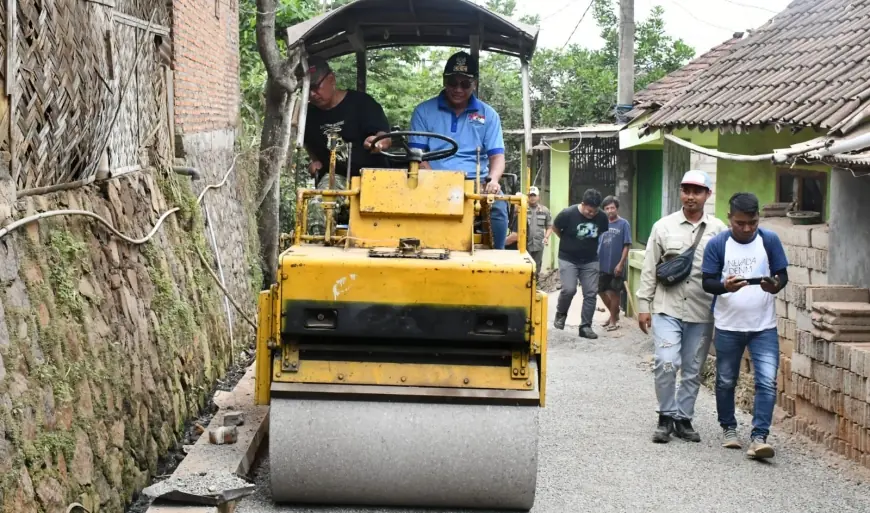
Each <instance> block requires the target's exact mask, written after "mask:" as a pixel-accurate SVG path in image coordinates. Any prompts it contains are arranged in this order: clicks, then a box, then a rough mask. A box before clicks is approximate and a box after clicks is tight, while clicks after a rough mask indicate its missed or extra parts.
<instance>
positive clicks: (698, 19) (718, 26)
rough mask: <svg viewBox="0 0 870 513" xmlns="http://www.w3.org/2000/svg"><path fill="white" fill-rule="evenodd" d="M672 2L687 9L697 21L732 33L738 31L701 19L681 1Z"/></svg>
mask: <svg viewBox="0 0 870 513" xmlns="http://www.w3.org/2000/svg"><path fill="white" fill-rule="evenodd" d="M671 2H672V3H673V4H674V5H676V6H677V7H679V8H680V9H682V10H684V11H686V14H688V15H689V16H691V17H692V18H694V19H695V20H697V21H699V22H701V23H703V24H704V25H708V26H710V27H713V28H717V29H719V30H725V31H727V32H731V33H732V34H733V33H734V32H737V31H736V30H732V29H730V28H727V27H723V26H722V25H716V24H715V23H710V22H709V21H707V20H704V19H701V18H699V17H697V16H696V15H695V13H693V12H692V11H690V10H689V9H687V8H686V6H684V5H683V4H681V3H680V2H677V1H676V0H671Z"/></svg>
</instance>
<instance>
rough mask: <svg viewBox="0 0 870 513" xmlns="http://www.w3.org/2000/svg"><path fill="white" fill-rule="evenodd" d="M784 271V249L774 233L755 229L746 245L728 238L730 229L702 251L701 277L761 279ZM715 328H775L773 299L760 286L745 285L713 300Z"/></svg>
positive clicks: (759, 329)
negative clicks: (752, 236) (752, 237)
mask: <svg viewBox="0 0 870 513" xmlns="http://www.w3.org/2000/svg"><path fill="white" fill-rule="evenodd" d="M787 268H788V259H787V258H786V256H785V250H784V249H783V247H782V243H781V242H780V240H779V237H778V236H777V235H776V233H774V232H771V231H767V230H764V229H762V228H759V229H758V232H757V234H756V236H755V238H754V239H753V240H752V241H750V242H746V243H741V242H737V241H736V240H734V238H733V237H731V230H728V231H725V232H722V233H720V234H719V235H717V236H716V237H714V238H713V239H712V240H710V242H709V243H708V244H707V247H706V248H705V250H704V265H703V266H702V272H703V273H704V274H716V275H718V276H719V277H720V279H721V280H722V281H723V282H724V281H725V278H726V277H727V276H731V275H733V276H742V277H743V278H761V277H764V276H773V274H774V273H776V272H778V271H781V270H783V269H787ZM713 319H714V322H715V325H716V328H718V329H720V330H725V331H740V332H757V331H764V330H768V329H772V328H776V304H775V296H774V295H773V294H770V293H768V292H765V291H764V290H763V289H762V288H761V286H760V285H747V286H745V287H743V288H742V289H740V290H738V291H737V292H729V293H726V294H722V295H720V296H717V297H715V298H714V299H713Z"/></svg>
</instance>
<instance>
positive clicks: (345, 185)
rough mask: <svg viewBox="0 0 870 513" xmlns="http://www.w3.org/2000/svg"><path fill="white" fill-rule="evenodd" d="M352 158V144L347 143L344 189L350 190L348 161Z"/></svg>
mask: <svg viewBox="0 0 870 513" xmlns="http://www.w3.org/2000/svg"><path fill="white" fill-rule="evenodd" d="M352 158H353V143H351V142H348V143H347V183H345V184H344V188H345V189H347V190H349V189H350V169H351V168H350V161H351V159H352Z"/></svg>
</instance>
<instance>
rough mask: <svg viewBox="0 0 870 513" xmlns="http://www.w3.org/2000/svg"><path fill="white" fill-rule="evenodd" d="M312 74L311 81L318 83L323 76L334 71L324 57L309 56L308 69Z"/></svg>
mask: <svg viewBox="0 0 870 513" xmlns="http://www.w3.org/2000/svg"><path fill="white" fill-rule="evenodd" d="M306 71H307V73H308V74H310V75H311V83H312V84H316V83H317V82H318V81H319V80H320V79H321V78H323V77H325V76H326V75H328V74H329V73H331V72H332V68H330V67H329V63H328V62H327V61H326V59H324V58H322V57H316V56H313V55H312V56H310V57H308V69H307V70H306Z"/></svg>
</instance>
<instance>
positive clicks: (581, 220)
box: [553, 205, 610, 265]
mask: <svg viewBox="0 0 870 513" xmlns="http://www.w3.org/2000/svg"><path fill="white" fill-rule="evenodd" d="M553 225H554V226H555V227H556V228H558V229H559V232H560V234H561V236H560V237H559V259H560V260H566V261H568V262H571V263H573V264H576V265H582V264H588V263H590V262H595V261H597V260H598V239H599V237H601V236H602V235H604V234H605V233H607V230H609V229H610V222H609V221H608V220H607V214H605V213H604V212H602V211H601V210H599V211H598V213H597V214H595V217H593V218H592V219H589V218H588V217H586V216H584V215H583V214H581V213H580V206H579V205H571V206H570V207H568V208H566V209H565V210H563V211H561V212H559V215H557V216H556V219H555V220H554V221H553Z"/></svg>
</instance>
